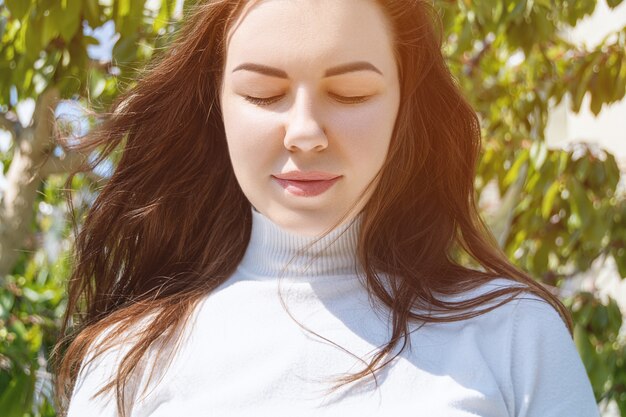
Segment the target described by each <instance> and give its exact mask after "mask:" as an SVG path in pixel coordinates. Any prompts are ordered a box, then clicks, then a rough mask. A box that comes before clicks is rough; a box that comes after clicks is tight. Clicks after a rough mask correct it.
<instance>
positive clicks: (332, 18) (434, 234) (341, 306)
mask: <svg viewBox="0 0 626 417" xmlns="http://www.w3.org/2000/svg"><path fill="white" fill-rule="evenodd" d="M434 16H435V14H434V13H433V12H432V11H431V8H430V6H429V5H428V2H426V1H421V0H378V1H377V0H342V1H337V0H289V1H285V0H260V1H244V0H242V1H236V0H205V1H200V2H199V4H198V5H197V7H196V8H195V11H194V13H193V14H192V15H190V16H188V18H187V20H186V22H185V25H184V27H183V29H182V32H181V34H180V36H179V37H178V40H177V41H176V42H175V44H174V45H173V46H172V48H171V49H170V50H169V51H168V52H167V53H165V54H164V55H163V56H162V57H161V58H160V60H159V61H158V62H157V63H155V64H154V65H153V66H152V67H151V68H150V69H149V70H148V71H147V72H146V73H145V74H144V75H143V76H142V77H141V79H140V80H139V81H138V84H137V85H136V86H135V87H134V88H132V89H131V90H130V91H128V92H126V93H125V94H123V95H122V96H121V98H120V99H119V100H118V101H117V103H116V104H115V105H114V107H113V111H112V112H111V113H110V114H108V115H106V117H104V120H103V123H102V124H100V125H99V126H98V128H97V129H96V130H94V131H93V132H92V133H91V134H90V136H89V138H88V141H87V142H84V143H83V144H82V145H80V146H81V149H82V150H85V149H95V148H96V147H102V148H103V149H104V151H103V152H102V153H101V159H102V158H105V157H106V156H107V155H109V154H111V152H113V151H114V149H116V148H117V147H118V146H121V147H122V148H123V153H122V156H121V160H120V161H119V164H118V165H117V168H116V170H115V172H114V174H113V176H112V178H111V179H110V180H109V182H108V183H107V184H106V186H105V187H104V189H102V191H101V192H100V194H99V197H98V199H97V200H96V201H95V203H94V205H93V207H92V208H91V210H90V212H89V214H88V216H87V218H86V219H85V222H84V226H83V227H82V230H81V232H80V234H79V235H78V239H77V241H76V264H75V268H74V270H73V274H72V277H71V280H70V284H69V304H68V310H67V315H66V318H65V319H66V320H65V325H64V329H63V332H64V333H66V334H67V337H66V339H67V341H68V342H70V343H69V346H68V347H67V349H65V350H64V354H63V357H62V360H61V361H60V363H59V369H58V378H57V389H58V393H59V398H60V401H61V403H62V404H63V406H62V407H63V408H64V409H65V408H67V412H68V415H69V417H82V416H90V417H96V416H115V415H120V416H133V417H144V416H152V417H162V416H174V415H176V416H189V417H195V416H229V417H237V416H251V415H257V416H294V415H297V416H342V417H345V416H396V415H415V416H428V417H457V416H458V417H461V416H481V417H503V416H511V417H514V416H515V417H557V416H559V417H592V416H598V409H597V406H596V402H595V399H594V395H593V392H592V389H591V385H590V383H589V380H588V379H587V375H586V374H585V369H584V367H583V364H582V362H581V360H580V357H579V356H578V354H577V351H576V349H575V346H574V343H573V341H572V338H571V325H572V323H571V317H570V316H569V315H568V312H567V310H566V309H565V307H564V306H563V304H562V303H561V302H560V301H559V300H558V299H557V298H556V297H555V296H554V295H552V294H551V293H550V292H549V291H548V290H546V289H545V288H544V287H543V286H542V285H541V284H539V283H537V282H536V281H534V280H533V279H532V278H531V277H529V276H528V275H527V274H525V273H524V272H522V271H520V270H518V269H517V268H515V267H514V266H513V265H512V264H510V263H509V261H507V259H506V258H505V256H504V255H503V253H502V252H501V251H500V250H499V249H498V248H497V247H496V245H495V244H494V240H493V239H492V237H491V235H490V234H489V232H488V231H487V230H486V228H485V227H484V225H483V223H482V221H481V219H480V217H479V215H478V213H477V209H476V205H475V201H474V189H473V181H474V169H475V165H476V162H477V158H478V154H479V149H480V131H479V124H478V120H477V116H476V114H475V112H474V111H473V110H472V109H471V108H470V107H469V106H468V104H467V102H466V101H465V100H464V99H463V98H462V95H461V93H460V92H459V90H458V87H457V86H456V84H455V82H454V80H453V78H452V76H451V75H450V73H449V72H448V70H447V68H446V66H445V63H444V60H443V57H442V54H441V49H440V46H441V45H440V42H441V34H440V33H439V32H438V31H437V30H436V29H435V28H436V25H435V24H434V22H436V19H434V18H433V17H434ZM99 162H100V161H96V162H95V163H94V165H95V164H97V163H99ZM462 253H464V254H465V258H467V259H470V258H471V259H472V262H473V264H472V265H469V264H468V262H467V261H466V262H461V261H460V259H464V258H462V257H460V256H459V254H462ZM75 317H76V318H78V319H79V320H78V321H77V322H76V323H73V322H71V319H72V318H75ZM70 325H71V326H73V329H72V331H66V329H68V328H69V326H70ZM568 330H569V331H568ZM59 344H60V345H61V344H62V343H61V342H60V343H59Z"/></svg>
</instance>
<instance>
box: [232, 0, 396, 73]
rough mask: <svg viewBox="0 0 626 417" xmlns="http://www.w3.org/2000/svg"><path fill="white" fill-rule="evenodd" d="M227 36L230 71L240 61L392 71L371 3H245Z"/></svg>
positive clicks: (388, 44)
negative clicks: (362, 65)
mask: <svg viewBox="0 0 626 417" xmlns="http://www.w3.org/2000/svg"><path fill="white" fill-rule="evenodd" d="M228 36H229V38H228V48H227V63H228V64H227V66H229V67H231V68H232V66H235V65H238V64H239V63H241V62H243V61H244V60H245V61H253V62H258V63H262V64H270V65H271V64H274V65H277V66H287V67H289V69H291V70H294V69H296V70H297V67H300V68H301V69H303V70H306V69H308V70H310V69H312V68H314V69H317V68H318V67H319V68H320V69H321V67H322V66H324V68H325V66H326V65H327V64H329V65H333V64H338V63H342V62H348V61H357V60H369V61H370V62H372V63H373V64H374V65H375V66H377V67H379V68H381V67H384V69H386V70H390V69H391V68H390V67H392V66H393V65H394V63H393V60H394V56H393V39H392V35H391V31H390V29H389V27H388V22H387V19H386V17H385V15H384V13H383V11H382V9H380V6H378V5H377V4H376V2H375V1H374V0H261V1H255V2H250V4H249V5H248V6H246V8H244V10H243V12H242V14H241V15H240V16H239V18H238V19H237V20H236V21H235V22H234V23H233V25H232V27H231V28H230V31H229V34H228ZM286 69H287V68H286ZM381 69H383V68H381ZM384 69H383V71H384Z"/></svg>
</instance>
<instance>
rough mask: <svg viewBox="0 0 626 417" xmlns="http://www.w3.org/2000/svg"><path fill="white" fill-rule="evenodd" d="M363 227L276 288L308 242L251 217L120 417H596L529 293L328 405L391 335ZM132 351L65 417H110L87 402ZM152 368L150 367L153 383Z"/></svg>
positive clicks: (421, 346) (575, 370)
mask: <svg viewBox="0 0 626 417" xmlns="http://www.w3.org/2000/svg"><path fill="white" fill-rule="evenodd" d="M361 219H362V217H360V216H359V217H357V221H356V222H354V223H352V224H349V223H348V224H345V225H342V226H340V227H338V228H337V229H335V230H334V231H333V232H332V233H331V234H330V235H329V236H327V237H326V238H325V239H323V240H322V241H320V242H318V244H317V245H316V246H315V247H314V248H313V251H315V250H319V249H320V248H323V247H325V246H327V245H329V244H330V246H329V247H328V249H327V251H326V254H325V255H324V256H323V257H320V258H316V259H315V258H311V257H309V258H306V257H304V258H303V257H300V258H296V261H295V262H294V263H292V264H291V265H290V267H289V268H288V269H287V270H286V272H285V274H284V276H283V277H282V278H281V279H280V280H279V279H278V277H279V275H280V274H281V270H282V268H283V267H284V266H285V264H286V263H287V262H288V261H289V260H290V259H291V257H292V256H293V255H294V254H296V252H297V250H298V248H300V247H302V245H304V244H306V243H310V242H311V241H312V238H310V237H306V236H299V235H294V234H292V233H289V232H287V231H286V230H284V229H282V228H280V227H279V226H278V225H276V224H275V223H273V222H272V221H270V220H269V219H268V218H267V217H265V216H264V215H262V214H261V213H259V212H257V211H256V210H254V209H253V223H252V234H251V238H250V243H249V245H248V248H247V250H246V253H245V256H244V258H243V260H242V262H241V264H240V265H239V266H238V268H237V270H236V272H235V273H234V274H233V275H232V276H231V277H230V278H229V279H228V280H227V281H226V282H225V283H223V284H222V285H221V286H220V287H218V288H217V289H216V290H215V291H213V292H212V293H211V294H209V295H208V296H207V297H206V298H205V299H204V300H203V302H202V303H201V304H200V305H199V306H198V308H197V309H196V310H195V311H194V315H193V316H192V320H191V321H190V323H189V325H188V326H187V327H186V328H185V333H184V336H183V343H182V344H181V346H180V348H179V349H178V351H175V352H174V355H173V357H171V358H167V357H166V358H157V357H156V356H155V354H154V353H152V354H151V355H149V356H148V360H149V361H150V362H149V364H148V365H147V366H146V364H144V366H143V368H140V372H138V373H137V374H136V377H135V378H136V379H134V380H133V382H132V383H131V384H130V387H129V390H128V391H127V394H126V395H127V396H128V399H129V400H130V403H131V409H130V410H129V411H130V413H129V414H128V415H129V416H132V417H148V416H151V417H172V416H176V417H178V416H181V417H209V416H210V417H252V416H255V417H263V416H271V417H287V416H289V417H294V416H298V417H308V416H315V417H335V416H336V417H350V416H358V417H368V416H383V417H386V416H389V417H396V416H420V417H469V416H480V417H507V416H508V417H598V416H599V412H598V407H597V405H596V402H595V399H594V396H593V393H592V389H591V385H590V383H589V379H588V377H587V375H586V373H585V369H584V366H583V363H582V361H581V359H580V357H579V355H578V353H577V351H576V348H575V345H574V343H573V341H572V339H571V337H570V335H569V333H568V331H567V328H566V326H565V324H564V323H563V321H562V320H561V318H560V317H559V315H558V313H557V312H556V310H554V309H553V308H552V307H551V306H550V305H549V304H547V303H546V302H544V301H542V300H541V299H540V298H538V297H536V296H534V295H532V294H530V293H524V295H523V296H518V297H517V298H516V299H515V300H513V301H512V302H509V303H507V304H505V305H502V306H500V307H498V308H496V309H494V310H492V311H491V312H488V313H485V314H483V315H480V316H478V317H475V318H472V319H468V320H464V321H460V322H451V323H429V324H426V325H424V326H423V327H421V328H418V327H419V326H418V325H416V324H413V325H411V328H410V330H412V333H410V344H409V345H408V346H407V347H406V348H405V350H404V351H403V352H402V353H401V354H400V355H399V356H398V357H396V358H395V359H394V360H393V362H392V363H390V364H388V365H387V366H386V367H385V368H383V370H382V371H381V372H380V373H377V378H378V387H376V384H375V383H373V381H372V379H371V377H368V378H367V380H365V382H364V383H363V380H361V381H359V383H358V384H357V385H348V386H347V387H345V386H344V387H342V388H341V389H340V390H339V391H338V392H335V393H334V394H330V395H327V396H325V395H324V390H325V389H327V388H329V387H330V386H331V383H332V382H333V381H332V378H333V377H335V376H339V375H342V374H343V375H347V374H352V373H355V372H357V371H360V370H362V369H363V367H364V364H363V362H361V361H359V360H358V359H357V358H356V357H354V356H352V355H350V353H348V352H351V353H352V354H354V355H356V356H357V357H360V358H362V359H363V360H365V361H367V362H369V361H370V360H371V358H372V357H373V356H372V355H373V354H375V353H376V351H377V348H378V347H381V346H383V345H384V344H386V342H387V341H388V340H389V337H390V335H391V331H390V329H389V315H388V314H387V313H386V312H385V310H384V309H381V308H379V307H376V308H373V306H372V304H370V301H369V299H368V296H367V291H366V290H365V288H364V287H363V284H362V283H361V280H360V279H359V276H360V273H361V270H360V269H359V268H358V267H357V265H356V258H355V250H356V242H357V234H358V228H359V227H360V220H361ZM344 231H345V233H343V234H342V232H344ZM335 239H337V240H336V241H335V242H334V243H332V242H333V240H335ZM331 243H332V244H331ZM307 265H308V267H307ZM279 282H280V286H281V293H282V297H283V299H284V301H285V303H286V305H287V308H288V311H289V312H290V313H291V314H292V315H293V316H294V318H295V319H296V320H297V321H299V322H300V323H301V324H302V325H303V326H305V327H307V328H309V329H310V330H312V331H314V332H317V333H318V334H319V335H321V336H322V337H323V338H322V337H318V336H316V335H314V334H312V333H309V332H307V331H306V330H305V329H303V328H301V327H300V326H299V325H298V324H297V323H296V322H295V321H294V319H292V318H291V317H290V316H289V314H288V313H287V312H286V311H285V309H284V307H283V305H282V304H281V301H280V298H279V296H278V293H277V285H278V283H279ZM508 285H519V284H516V283H515V282H514V281H512V280H509V279H504V278H500V279H496V280H494V281H492V282H490V283H489V284H486V285H483V286H482V287H480V288H479V289H477V290H475V291H473V292H471V293H468V294H467V296H468V297H469V296H476V295H477V294H478V293H484V292H487V291H491V290H495V289H496V287H499V286H508ZM448 299H450V298H448ZM455 299H459V297H455ZM324 338H326V339H328V340H325V339H324ZM129 340H130V339H129ZM129 340H127V341H126V342H122V343H120V344H118V345H117V348H116V349H114V350H112V351H110V352H107V353H106V354H105V355H103V356H101V357H99V358H98V359H97V360H96V361H94V362H93V363H92V364H90V365H89V366H87V367H85V368H83V369H82V370H81V372H80V374H79V377H78V380H77V384H76V386H75V389H74V392H73V395H72V398H71V401H70V407H69V412H68V417H99V416H108V417H112V416H117V415H118V414H117V412H116V408H115V407H116V404H115V400H114V399H112V397H111V396H108V395H107V396H105V397H100V398H98V399H96V400H91V399H90V398H89V397H90V396H91V395H92V394H93V393H94V392H95V391H97V389H98V388H100V387H101V386H102V384H103V383H105V382H106V381H107V380H108V378H110V377H111V375H112V373H113V372H114V371H115V370H116V369H117V366H118V364H119V360H120V359H121V358H122V356H123V354H124V353H125V352H126V351H127V349H128V348H129V346H130V343H129ZM330 341H332V342H334V343H336V344H338V345H339V346H341V347H342V348H344V349H345V350H347V351H344V350H343V349H342V348H340V347H337V346H335V345H333V344H332V343H331V342H330ZM398 350H399V347H396V350H395V351H394V352H397V351H398ZM170 359H172V360H171V362H170ZM152 361H157V363H158V365H157V366H156V368H155V372H154V374H153V375H152V380H149V370H150V369H151V366H152ZM168 363H169V365H168ZM141 369H143V370H141ZM145 387H147V390H146V391H142V389H143V388H145Z"/></svg>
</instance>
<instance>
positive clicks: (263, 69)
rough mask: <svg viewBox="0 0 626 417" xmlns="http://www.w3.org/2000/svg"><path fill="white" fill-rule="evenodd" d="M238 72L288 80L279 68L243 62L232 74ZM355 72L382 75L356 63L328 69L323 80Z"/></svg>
mask: <svg viewBox="0 0 626 417" xmlns="http://www.w3.org/2000/svg"><path fill="white" fill-rule="evenodd" d="M240 70H248V71H254V72H258V73H259V74H263V75H269V76H270V77H277V78H289V76H288V75H287V73H286V72H285V71H283V70H281V69H279V68H274V67H268V66H267V65H261V64H253V63H251V62H245V63H243V64H241V65H239V66H238V67H237V68H235V69H234V70H233V72H235V71H240ZM355 71H374V72H377V73H379V74H380V75H383V73H382V71H381V70H379V69H378V68H376V67H375V66H374V65H373V64H371V63H369V62H367V61H357V62H350V63H348V64H342V65H339V66H336V67H332V68H328V69H327V70H326V72H325V73H324V78H327V77H333V76H335V75H340V74H345V73H347V72H355Z"/></svg>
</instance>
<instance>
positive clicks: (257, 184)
mask: <svg viewBox="0 0 626 417" xmlns="http://www.w3.org/2000/svg"><path fill="white" fill-rule="evenodd" d="M387 25H388V23H387V20H386V17H385V16H384V14H383V11H382V10H381V9H380V8H379V6H378V5H376V3H375V2H374V1H371V0H342V1H337V0H318V1H311V0H261V1H258V2H255V3H254V4H251V5H250V6H249V7H248V8H247V9H246V10H244V12H243V14H242V16H240V18H239V20H238V21H237V22H235V23H234V25H233V26H232V28H231V31H230V33H229V37H230V38H229V44H228V49H227V56H226V62H225V68H224V70H225V72H224V78H223V82H222V86H221V92H220V104H221V107H222V114H223V121H224V127H225V130H226V138H227V143H228V148H229V154H230V158H231V162H232V164H233V168H234V172H235V176H236V177H237V180H238V182H239V184H240V186H241V188H242V190H243V192H244V194H245V195H246V197H247V198H248V200H249V201H250V203H251V204H252V205H253V206H254V207H255V208H256V209H257V210H258V211H260V212H261V213H263V214H264V215H265V216H267V217H268V218H270V219H271V220H272V221H274V222H275V223H277V224H278V225H280V226H282V227H283V228H285V229H287V230H289V231H291V232H293V233H301V234H305V235H316V234H319V233H322V232H323V231H324V230H325V229H326V228H327V227H329V226H331V225H332V224H333V223H334V222H335V221H337V220H339V218H340V217H341V215H342V214H343V213H344V212H345V211H347V210H349V209H350V208H351V207H352V206H353V205H354V204H355V203H356V200H357V198H358V196H359V194H360V193H362V192H363V190H364V189H365V187H366V186H367V184H368V183H369V182H370V181H372V179H373V178H374V176H375V175H376V173H377V172H378V170H379V169H380V168H381V166H382V164H383V162H384V160H385V157H386V155H387V151H388V148H389V142H390V140H391V135H392V131H393V127H394V124H395V120H396V116H397V113H398V107H399V102H400V86H399V79H398V72H397V66H396V61H395V57H394V54H393V38H392V34H391V30H390V28H388V26H387ZM291 171H301V172H311V171H322V172H324V173H327V174H331V175H332V176H338V178H337V179H335V180H333V181H332V182H323V181H322V182H320V181H316V182H312V181H308V182H302V181H295V180H294V181H292V182H285V181H279V180H277V179H276V177H274V175H280V174H284V173H288V172H291ZM330 184H332V185H330ZM329 185H330V187H329V188H327V187H328V186H329ZM324 189H325V191H322V190H324ZM368 197H369V196H368ZM366 201H367V198H366V199H365V200H364V201H363V202H362V203H361V204H360V205H359V206H358V207H357V209H356V210H355V211H353V212H352V214H351V217H352V216H353V215H355V214H356V213H358V212H359V211H360V210H361V209H362V207H363V205H364V203H365V202H366Z"/></svg>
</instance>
